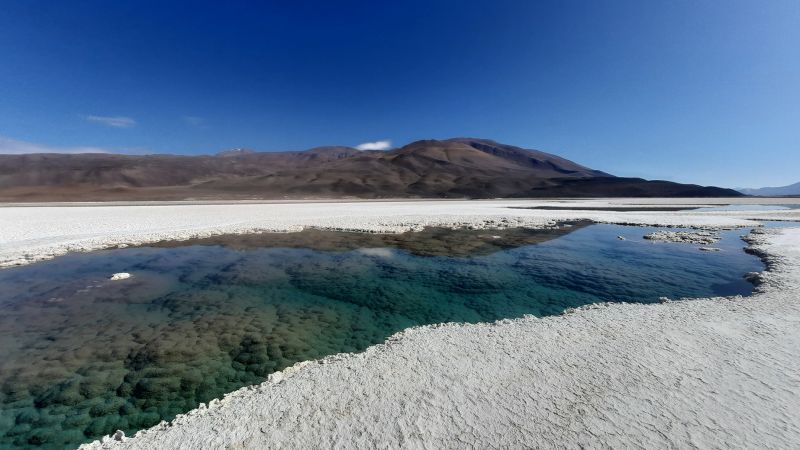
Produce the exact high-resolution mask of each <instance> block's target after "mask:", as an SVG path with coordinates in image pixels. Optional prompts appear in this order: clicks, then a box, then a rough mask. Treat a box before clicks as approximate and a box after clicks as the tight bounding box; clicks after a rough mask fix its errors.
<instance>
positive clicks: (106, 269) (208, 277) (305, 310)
mask: <svg viewBox="0 0 800 450" xmlns="http://www.w3.org/2000/svg"><path fill="white" fill-rule="evenodd" d="M653 230H654V229H650V228H636V227H621V226H612V225H590V226H586V225H585V224H574V225H573V226H570V227H568V228H562V229H560V230H550V231H544V232H541V231H539V232H537V231H531V230H519V229H517V230H506V231H491V232H486V231H483V232H479V231H445V230H428V231H425V232H422V233H417V234H409V235H402V236H378V235H363V234H348V233H324V232H303V233H299V234H287V235H271V236H260V237H259V236H255V237H239V238H231V239H228V240H225V239H210V240H206V241H199V242H195V243H193V245H186V244H176V243H172V244H165V245H163V246H160V247H144V248H127V249H118V250H109V251H100V252H93V253H87V254H71V255H66V256H63V257H59V258H56V259H54V260H51V261H46V262H41V263H37V264H33V265H29V266H23V267H18V268H11V269H6V270H0V311H2V314H1V315H0V447H5V448H25V447H35V446H41V447H45V448H68V447H74V446H76V445H77V444H79V443H81V442H85V441H88V440H91V439H93V438H96V437H99V436H102V435H104V434H108V433H112V432H114V431H115V430H117V429H122V430H125V431H126V432H127V433H128V434H130V433H132V432H134V431H136V430H138V429H142V428H145V427H149V426H151V425H154V424H156V423H158V422H159V421H161V420H163V419H166V420H169V419H171V418H172V417H174V416H175V415H176V414H178V413H182V412H185V411H187V410H189V409H192V408H194V407H196V406H197V405H198V404H199V403H200V402H207V401H209V400H211V399H213V398H216V397H220V396H221V395H223V394H224V393H226V392H230V391H233V390H235V389H237V388H239V387H242V386H245V385H249V384H253V383H258V382H260V381H262V380H264V379H265V377H266V376H267V375H269V374H270V373H272V372H273V371H276V370H281V369H283V368H285V367H287V366H290V365H292V364H294V363H295V362H298V361H302V360H309V359H314V358H320V357H323V356H325V355H330V354H334V353H339V352H353V351H361V350H363V349H365V348H366V347H368V346H370V345H372V344H376V343H380V342H382V341H384V340H385V339H386V338H387V337H388V336H390V335H391V334H393V333H395V332H397V331H400V330H402V329H404V328H407V327H411V326H415V325H423V324H432V323H439V322H449V321H456V322H479V321H493V320H497V319H501V318H513V317H519V316H522V315H524V314H535V315H540V316H544V315H549V314H559V313H561V312H562V311H563V310H564V309H565V308H570V307H576V306H580V305H584V304H588V303H593V302H599V301H608V300H622V301H640V302H652V301H657V299H658V298H659V297H661V296H667V297H671V298H679V297H699V296H709V295H731V294H749V293H750V292H751V291H752V286H751V285H750V284H748V283H747V282H746V281H745V280H744V279H743V278H742V276H743V274H745V273H746V272H751V271H758V270H763V265H762V264H761V262H760V261H759V260H758V259H757V258H756V257H754V256H751V255H748V254H746V253H745V252H743V251H742V247H743V243H742V242H741V240H740V239H739V235H740V234H743V233H744V232H745V231H743V230H736V231H730V232H725V233H723V240H722V241H721V242H720V243H719V244H718V245H716V246H717V247H719V248H721V249H722V251H720V252H713V253H710V252H701V251H698V249H697V246H693V245H687V244H671V243H658V242H650V241H645V240H643V239H642V235H643V234H645V233H648V232H651V231H653ZM618 235H622V236H625V237H626V238H627V240H619V239H618V238H617V236H618ZM115 272H130V273H132V274H133V277H132V278H130V279H128V280H124V281H114V282H112V281H108V280H107V278H108V277H109V275H110V274H112V273H115Z"/></svg>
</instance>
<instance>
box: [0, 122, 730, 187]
mask: <svg viewBox="0 0 800 450" xmlns="http://www.w3.org/2000/svg"><path fill="white" fill-rule="evenodd" d="M740 195H741V194H740V193H739V192H737V191H734V190H731V189H723V188H718V187H709V186H698V185H692V184H680V183H673V182H669V181H648V180H644V179H641V178H623V177H615V176H613V175H611V174H608V173H605V172H602V171H599V170H594V169H591V168H588V167H585V166H582V165H580V164H577V163H575V162H572V161H570V160H567V159H564V158H561V157H559V156H557V155H554V154H550V153H545V152H542V151H538V150H528V149H523V148H520V147H515V146H513V145H506V144H501V143H498V142H495V141H491V140H488V139H474V138H454V139H446V140H422V141H416V142H412V143H410V144H408V145H406V146H403V147H400V148H397V149H393V150H389V151H377V150H366V151H362V150H357V149H355V148H352V147H317V148H312V149H309V150H305V151H286V152H256V151H252V150H247V149H234V150H229V151H225V152H221V153H218V154H216V155H201V156H181V155H118V154H103V153H85V154H26V155H0V201H105V200H185V199H209V200H211V199H284V198H288V199H303V198H308V199H323V198H495V197H609V196H610V197H619V196H634V197H655V196H665V197H701V196H710V197H733V196H740Z"/></svg>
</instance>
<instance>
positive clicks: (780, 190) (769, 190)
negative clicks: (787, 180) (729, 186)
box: [736, 181, 800, 197]
mask: <svg viewBox="0 0 800 450" xmlns="http://www.w3.org/2000/svg"><path fill="white" fill-rule="evenodd" d="M736 190H737V191H739V192H741V193H742V194H745V195H755V196H762V197H770V196H778V197H780V196H784V195H800V181H799V182H797V183H794V184H790V185H787V186H776V187H762V188H739V189H736Z"/></svg>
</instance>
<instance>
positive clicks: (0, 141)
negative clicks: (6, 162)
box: [0, 136, 111, 155]
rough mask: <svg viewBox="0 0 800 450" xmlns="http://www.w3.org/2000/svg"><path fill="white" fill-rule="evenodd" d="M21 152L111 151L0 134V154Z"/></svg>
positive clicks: (17, 153)
mask: <svg viewBox="0 0 800 450" xmlns="http://www.w3.org/2000/svg"><path fill="white" fill-rule="evenodd" d="M23 153H111V151H110V150H108V149H105V148H100V147H51V146H49V145H43V144H36V143H34V142H27V141H20V140H17V139H11V138H9V137H5V136H0V154H5V155H19V154H23Z"/></svg>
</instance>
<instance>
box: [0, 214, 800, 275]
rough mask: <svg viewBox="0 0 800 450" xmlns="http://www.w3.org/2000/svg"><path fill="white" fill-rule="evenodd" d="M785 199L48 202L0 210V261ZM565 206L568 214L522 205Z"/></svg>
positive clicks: (642, 219)
mask: <svg viewBox="0 0 800 450" xmlns="http://www.w3.org/2000/svg"><path fill="white" fill-rule="evenodd" d="M755 201H758V202H759V203H765V202H766V203H769V202H773V203H780V202H783V203H786V202H787V201H788V200H787V199H775V200H769V199H764V200H762V199H758V200H754V199H641V198H639V199H598V200H578V201H568V200H491V201H387V202H342V203H331V202H323V203H308V202H305V203H260V202H257V203H245V202H237V203H231V204H218V203H216V204H215V203H212V204H209V203H197V204H194V203H188V202H185V203H182V202H171V203H167V204H159V203H152V202H151V203H148V204H133V203H126V204H120V205H105V204H68V205H59V204H50V205H48V206H13V205H12V206H6V207H3V208H0V267H3V266H11V265H19V264H26V263H30V262H33V261H38V260H41V259H47V258H51V257H53V256H56V255H61V254H64V253H67V252H69V251H89V250H97V249H102V248H111V247H116V246H118V245H131V244H143V243H148V242H157V241H161V240H168V239H189V238H193V237H204V236H210V235H214V234H226V233H252V232H259V231H279V232H288V231H299V230H301V229H303V228H304V227H315V228H322V229H332V230H347V231H369V232H381V233H397V232H403V231H409V230H419V229H421V228H423V227H426V226H444V227H458V226H472V227H501V226H503V227H509V226H526V227H543V226H547V225H551V224H553V223H554V222H555V221H558V220H577V219H588V220H593V221H596V222H608V223H618V224H642V225H659V226H660V225H663V226H691V227H704V226H717V227H719V226H723V227H731V226H747V225H754V224H756V222H755V221H754V220H758V219H777V220H798V219H800V210H787V211H752V212H747V211H735V212H733V211H729V212H718V211H717V212H697V211H672V212H664V211H636V212H614V211H596V210H584V211H581V210H580V209H579V208H581V207H598V206H600V207H608V206H631V205H639V206H641V207H645V208H646V207H658V206H665V205H668V206H687V207H695V206H710V205H715V204H727V203H737V202H738V203H747V202H750V203H752V202H755ZM554 205H555V206H565V207H571V208H575V210H557V211H553V210H536V209H521V208H530V207H537V206H554Z"/></svg>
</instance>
